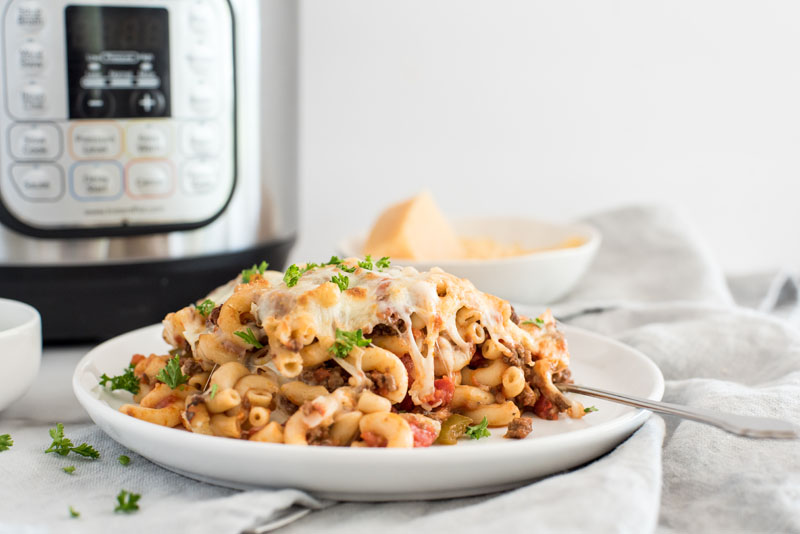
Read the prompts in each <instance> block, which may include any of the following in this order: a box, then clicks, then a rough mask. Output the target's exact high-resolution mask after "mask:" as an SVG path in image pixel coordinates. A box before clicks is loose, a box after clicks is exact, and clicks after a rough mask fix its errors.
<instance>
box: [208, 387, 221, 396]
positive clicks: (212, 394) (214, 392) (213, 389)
mask: <svg viewBox="0 0 800 534" xmlns="http://www.w3.org/2000/svg"><path fill="white" fill-rule="evenodd" d="M218 389H219V384H214V385H213V386H211V395H209V396H210V397H211V398H212V399H213V398H214V397H215V396H216V394H217V390H218Z"/></svg>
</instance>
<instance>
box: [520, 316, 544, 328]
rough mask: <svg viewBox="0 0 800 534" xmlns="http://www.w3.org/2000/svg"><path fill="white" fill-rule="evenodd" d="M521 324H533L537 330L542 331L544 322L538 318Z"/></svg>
mask: <svg viewBox="0 0 800 534" xmlns="http://www.w3.org/2000/svg"><path fill="white" fill-rule="evenodd" d="M522 324H534V325H536V326H538V327H539V328H541V329H544V320H542V319H540V318H539V317H537V318H536V319H534V320H532V321H522Z"/></svg>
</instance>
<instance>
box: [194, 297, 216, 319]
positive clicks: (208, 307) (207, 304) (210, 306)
mask: <svg viewBox="0 0 800 534" xmlns="http://www.w3.org/2000/svg"><path fill="white" fill-rule="evenodd" d="M214 306H216V304H214V301H213V300H211V299H206V300H204V301H203V302H201V303H200V304H198V305H197V312H198V313H199V314H200V315H202V316H203V317H208V314H210V313H211V312H212V311H213V310H214Z"/></svg>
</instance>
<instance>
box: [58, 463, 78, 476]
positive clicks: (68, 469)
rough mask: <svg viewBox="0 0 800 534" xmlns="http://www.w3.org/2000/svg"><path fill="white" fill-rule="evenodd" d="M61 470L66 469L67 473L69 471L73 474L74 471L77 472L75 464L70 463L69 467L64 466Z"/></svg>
mask: <svg viewBox="0 0 800 534" xmlns="http://www.w3.org/2000/svg"><path fill="white" fill-rule="evenodd" d="M61 470H62V471H64V472H65V473H67V474H68V475H71V474H72V473H74V472H75V466H74V465H70V466H68V467H62V468H61Z"/></svg>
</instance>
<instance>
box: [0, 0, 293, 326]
mask: <svg viewBox="0 0 800 534" xmlns="http://www.w3.org/2000/svg"><path fill="white" fill-rule="evenodd" d="M0 17H2V19H0V28H1V29H2V38H0V47H1V48H0V296H2V297H7V298H13V299H17V300H22V301H25V302H28V303H30V304H32V305H33V306H35V307H36V308H37V309H38V310H39V311H40V312H41V314H42V318H43V329H44V335H45V339H47V340H51V341H52V340H78V339H98V338H106V337H109V336H112V335H115V334H117V333H120V332H123V331H126V330H130V329H132V328H135V327H138V326H142V325H145V324H149V323H152V322H155V321H158V320H160V319H161V318H162V317H163V316H164V314H165V313H166V312H168V311H171V310H174V309H178V308H180V307H182V306H185V305H187V304H188V303H189V302H192V301H194V300H195V299H197V298H200V297H202V296H203V295H205V294H206V293H207V292H208V291H210V290H211V289H213V288H214V287H215V286H217V285H219V284H222V283H224V282H226V281H227V280H229V279H230V278H232V277H233V276H235V275H236V274H237V273H238V271H240V270H241V269H243V268H247V267H250V266H252V265H253V264H255V263H260V262H261V261H262V260H266V261H267V262H269V263H270V264H271V266H272V268H277V269H280V268H282V267H283V264H284V262H285V261H286V257H287V255H288V252H289V249H290V247H291V245H292V243H293V241H294V236H295V232H296V229H297V205H296V203H297V185H296V176H297V164H296V138H297V131H296V130H297V105H296V101H297V80H296V79H297V6H296V2H295V1H294V0H0Z"/></svg>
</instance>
